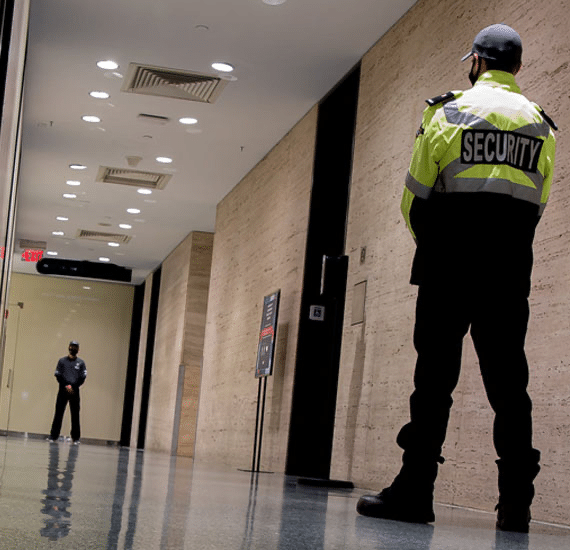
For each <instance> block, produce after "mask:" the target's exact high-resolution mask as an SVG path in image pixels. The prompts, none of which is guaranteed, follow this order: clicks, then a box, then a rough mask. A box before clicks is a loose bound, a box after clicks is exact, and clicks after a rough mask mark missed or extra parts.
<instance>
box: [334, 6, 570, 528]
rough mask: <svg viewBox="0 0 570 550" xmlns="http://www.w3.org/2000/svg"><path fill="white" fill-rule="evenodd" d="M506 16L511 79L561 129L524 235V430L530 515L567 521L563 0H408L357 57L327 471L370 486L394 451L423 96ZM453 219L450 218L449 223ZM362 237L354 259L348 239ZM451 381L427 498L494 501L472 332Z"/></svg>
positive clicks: (392, 461)
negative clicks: (405, 207) (531, 228)
mask: <svg viewBox="0 0 570 550" xmlns="http://www.w3.org/2000/svg"><path fill="white" fill-rule="evenodd" d="M497 22H505V23H507V24H509V25H511V26H513V27H514V28H515V29H517V30H518V32H519V33H520V34H521V36H522V39H523V43H524V54H523V63H524V67H523V70H522V72H521V73H520V75H519V76H518V77H517V80H518V82H519V84H520V86H521V88H522V90H523V93H525V95H527V97H529V98H530V99H532V100H534V101H536V102H537V103H539V104H541V105H542V106H543V108H544V109H545V110H546V111H547V112H548V113H549V114H550V115H551V116H552V118H554V119H555V120H556V121H557V122H558V124H559V126H560V128H561V130H560V132H558V134H557V138H558V147H557V161H556V173H555V180H554V183H553V189H552V195H551V200H550V203H549V205H548V207H547V209H546V212H545V214H544V218H543V220H542V221H541V223H540V226H539V228H538V232H537V237H536V241H535V257H536V261H535V270H534V276H533V290H532V295H531V308H532V313H531V316H532V317H531V322H530V327H529V335H528V338H527V352H528V358H529V363H530V365H531V370H532V381H531V384H530V391H531V394H532V397H533V400H534V408H535V444H536V446H537V447H538V448H540V449H541V450H542V453H543V470H542V472H541V474H540V476H539V478H538V479H537V496H536V499H535V505H534V507H533V517H534V518H536V519H542V520H547V521H553V522H561V523H570V486H569V485H570V462H569V461H568V456H570V399H569V397H568V387H569V386H570V371H569V365H570V347H569V346H568V341H569V336H570V335H569V332H570V330H569V329H570V316H569V315H568V311H569V310H570V269H569V267H570V259H569V255H568V249H569V245H570V216H569V211H568V206H569V202H570V186H568V185H567V184H566V181H565V180H566V174H567V173H568V164H569V162H570V154H569V152H568V138H567V136H568V129H569V128H570V97H569V96H568V89H569V86H570V73H569V71H568V66H569V61H568V60H569V59H570V55H569V54H570V38H569V35H568V32H567V28H568V24H569V23H570V14H569V12H568V6H567V3H566V2H563V1H561V0H555V1H553V2H549V3H548V4H541V3H536V2H532V1H530V0H513V1H509V2H491V1H489V0H482V1H479V2H471V1H470V0H469V1H468V0H459V1H456V2H441V1H439V0H420V1H419V2H418V3H417V4H416V5H415V6H414V7H413V8H412V9H411V10H410V11H409V12H408V13H407V14H406V15H405V16H404V17H403V18H402V19H401V20H400V21H399V22H398V24H397V25H395V26H394V27H393V28H392V29H391V30H390V31H389V32H388V33H387V34H386V35H385V36H384V37H382V38H381V40H380V41H379V42H378V43H377V44H376V46H375V47H374V48H372V49H371V51H369V52H368V53H367V55H366V56H365V57H364V59H363V64H362V82H361V90H360V103H359V110H358V121H357V130H356V143H355V158H354V172H353V183H352V192H351V197H350V201H351V203H350V214H349V225H348V235H347V253H349V254H350V267H349V280H348V288H349V292H348V297H347V313H346V320H345V331H344V344H343V352H342V363H341V375H340V381H339V396H338V407H337V421H336V434H335V447H334V456H333V471H332V475H333V476H334V477H337V478H341V479H343V478H349V479H352V480H353V481H354V482H355V483H356V484H357V485H359V486H361V487H368V488H375V489H378V488H381V487H383V486H385V485H387V484H389V483H390V482H391V481H392V478H393V476H394V475H395V474H396V473H397V471H398V469H399V465H400V457H401V452H400V449H399V447H397V445H396V443H395V439H396V434H397V432H398V430H399V428H400V427H401V426H402V424H403V423H405V422H406V421H407V420H408V397H409V394H410V393H411V390H412V373H413V368H414V363H415V352H414V349H413V346H412V339H411V338H412V330H413V320H414V305H415V296H416V288H415V287H412V286H410V285H408V280H409V269H410V264H411V260H412V256H413V250H414V243H413V241H412V239H411V237H410V236H409V234H408V233H407V230H406V228H405V226H404V223H403V222H402V220H401V215H400V212H399V203H400V197H401V192H402V189H403V180H404V177H405V174H406V171H407V167H408V163H409V159H410V154H411V150H412V146H413V142H414V138H415V133H416V130H417V128H418V126H419V123H420V120H421V113H422V110H423V108H424V106H425V104H424V103H423V100H424V99H425V98H428V97H433V96H435V95H439V94H440V93H444V92H446V91H448V90H453V89H455V90H457V89H464V88H467V87H469V82H468V80H467V72H468V70H469V67H468V66H467V65H466V64H463V65H462V64H461V63H460V62H459V60H460V58H461V57H462V55H464V54H465V53H467V52H468V51H469V50H470V47H471V43H472V40H473V38H474V36H475V35H476V34H477V32H478V31H479V30H480V29H482V28H483V27H485V26H487V25H490V24H493V23H497ZM450 230H451V231H452V230H453V228H450ZM364 246H365V247H366V248H367V255H366V261H365V263H364V264H360V261H359V259H360V249H361V247H364ZM361 281H367V298H366V306H365V308H366V309H365V322H364V323H363V324H361V325H357V326H351V306H352V289H353V287H354V285H355V284H357V283H359V282H361ZM464 349H465V354H464V363H463V365H464V368H463V373H462V377H461V380H460V383H459V386H458V388H457V390H456V392H455V395H454V398H455V405H454V408H453V412H452V417H451V422H450V426H449V431H448V437H447V442H446V446H445V449H444V455H445V457H446V463H445V465H444V466H442V467H441V469H440V476H439V479H438V482H437V487H436V500H438V501H440V502H445V503H451V504H456V505H464V506H471V507H474V508H480V509H485V510H492V508H493V506H494V504H495V501H496V500H495V499H496V494H497V491H496V467H495V464H494V460H495V458H496V456H495V451H494V448H493V445H492V421H493V416H492V413H491V411H490V409H489V406H488V404H487V400H486V396H485V393H484V391H483V386H482V383H481V380H480V375H479V371H478V364H477V359H476V356H475V354H474V351H473V348H472V344H471V341H470V339H467V340H466V343H465V346H464Z"/></svg>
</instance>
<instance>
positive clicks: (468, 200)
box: [357, 24, 557, 532]
mask: <svg viewBox="0 0 570 550" xmlns="http://www.w3.org/2000/svg"><path fill="white" fill-rule="evenodd" d="M521 57H522V43H521V39H520V36H519V35H518V33H517V32H516V31H514V30H513V29H512V28H510V27H508V26H506V25H503V24H499V25H491V26H490V27H487V28H485V29H483V30H482V31H481V32H480V33H479V34H478V35H477V36H476V38H475V41H474V43H473V47H472V50H471V51H470V52H469V53H468V54H467V55H466V56H465V57H464V58H463V61H465V60H467V59H471V61H472V66H471V72H470V74H469V79H470V81H471V83H472V84H473V87H472V88H471V89H469V90H467V91H465V92H449V93H447V94H444V95H442V96H439V97H436V98H433V99H430V100H428V101H427V103H428V105H429V106H428V107H427V108H426V110H425V111H424V115H423V120H422V124H421V126H420V129H419V130H418V133H417V137H416V142H415V146H414V152H413V156H412V161H411V165H410V169H409V173H408V175H407V177H406V187H405V190H404V196H403V199H402V212H403V215H404V218H405V220H406V223H407V225H408V227H409V229H410V231H411V233H412V236H413V237H414V239H415V240H416V244H417V248H416V254H415V257H414V262H413V265H412V277H411V283H412V284H416V285H419V291H418V299H417V305H416V324H415V330H414V345H415V348H416V351H417V354H418V358H417V363H416V370H415V375H414V385H415V390H414V392H413V394H412V396H411V398H410V422H409V423H408V424H406V425H405V426H404V427H403V428H402V429H401V431H400V433H399V434H398V439H397V442H398V444H399V445H400V447H402V448H403V449H404V454H403V464H402V468H401V470H400V473H399V474H398V476H397V477H396V479H395V480H394V482H393V483H392V485H391V486H390V487H388V488H387V489H384V490H383V491H382V492H381V493H380V494H379V495H365V496H363V497H362V498H361V499H360V500H359V502H358V505H357V510H358V512H359V513H361V514H363V515H367V516H373V517H380V518H388V519H396V520H402V521H413V522H421V523H426V522H431V521H434V519H435V516H434V512H433V490H434V482H435V479H436V476H437V469H438V463H440V464H443V457H442V456H441V451H442V446H443V443H444V440H445V434H446V429H447V424H448V419H449V411H450V408H451V405H452V402H453V400H452V397H451V395H452V392H453V390H454V389H455V387H456V385H457V382H458V378H459V372H460V366H461V350H462V343H463V338H464V336H465V335H466V334H467V332H468V331H469V330H470V332H471V337H472V339H473V343H474V345H475V349H476V351H477V355H478V357H479V363H480V369H481V375H482V378H483V383H484V385H485V390H486V392H487V396H488V398H489V402H490V404H491V407H492V408H493V411H494V413H495V421H494V436H493V441H494V445H495V449H496V452H497V455H498V457H499V460H497V465H498V469H499V503H498V505H497V510H498V513H497V527H498V528H499V529H502V530H509V531H520V532H528V528H529V522H530V504H531V502H532V499H533V496H534V485H533V480H534V478H535V477H536V475H537V474H538V472H539V470H540V467H539V459H540V453H539V451H538V450H536V449H534V447H533V444H532V419H531V409H532V403H531V400H530V397H529V395H528V393H527V385H528V378H529V369H528V364H527V361H526V357H525V352H524V341H525V335H526V330H527V324H528V317H529V306H528V296H529V293H530V286H531V282H530V278H531V271H532V263H533V254H532V242H533V239H534V233H535V229H536V225H537V223H538V221H539V219H540V216H541V215H542V213H543V211H544V207H545V205H546V202H547V200H548V196H549V193H550V186H551V182H552V170H553V164H554V149H555V138H554V133H553V130H554V129H557V128H556V125H555V124H554V122H553V121H552V120H551V119H550V118H549V117H548V116H547V115H546V114H545V113H544V111H543V110H542V109H541V108H540V107H539V106H538V105H536V104H534V103H531V102H530V101H528V100H527V99H526V98H525V97H524V96H523V95H522V94H521V91H520V89H519V87H518V86H517V84H516V82H515V78H514V76H515V75H516V74H517V73H518V71H519V70H520V68H521Z"/></svg>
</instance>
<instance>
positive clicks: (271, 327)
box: [255, 290, 281, 378]
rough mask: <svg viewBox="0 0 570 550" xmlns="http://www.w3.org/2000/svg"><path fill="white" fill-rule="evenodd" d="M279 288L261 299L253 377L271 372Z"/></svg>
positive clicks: (267, 374) (269, 374)
mask: <svg viewBox="0 0 570 550" xmlns="http://www.w3.org/2000/svg"><path fill="white" fill-rule="evenodd" d="M280 295H281V290H278V291H277V292H274V293H273V294H270V295H269V296H266V297H265V298H264V299H263V314H262V316H261V329H260V331H259V345H258V348H257V365H256V366H255V377H256V378H260V377H262V376H271V375H272V374H273V357H274V355H275V334H276V332H277V315H278V313H279V297H280Z"/></svg>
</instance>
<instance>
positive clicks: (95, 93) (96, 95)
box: [89, 90, 111, 99]
mask: <svg viewBox="0 0 570 550" xmlns="http://www.w3.org/2000/svg"><path fill="white" fill-rule="evenodd" d="M89 95H90V96H91V97H94V98H95V99H109V97H111V96H110V95H109V94H108V93H107V92H99V91H97V90H93V91H92V92H89Z"/></svg>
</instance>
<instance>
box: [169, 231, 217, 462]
mask: <svg viewBox="0 0 570 550" xmlns="http://www.w3.org/2000/svg"><path fill="white" fill-rule="evenodd" d="M191 236H192V247H191V250H190V270H189V273H188V293H187V296H186V316H185V319H184V343H183V346H182V364H183V365H184V387H183V389H182V402H181V407H180V425H179V431H178V451H177V454H178V455H180V456H188V457H193V456H194V443H195V441H196V422H197V416H198V401H199V398H200V379H201V374H202V356H203V352H204V334H205V331H206V311H207V309H208V291H209V287H210V270H211V268H212V247H213V244H214V235H213V234H212V233H198V232H194V233H192V234H191Z"/></svg>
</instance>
